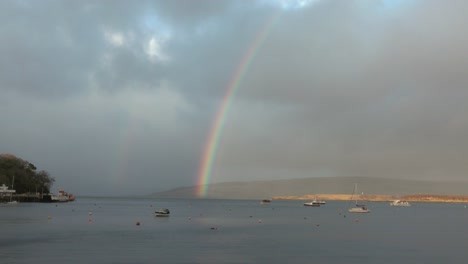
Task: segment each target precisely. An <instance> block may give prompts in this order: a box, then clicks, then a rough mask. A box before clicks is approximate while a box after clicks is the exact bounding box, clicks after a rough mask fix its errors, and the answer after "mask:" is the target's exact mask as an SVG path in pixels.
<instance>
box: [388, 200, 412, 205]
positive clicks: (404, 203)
mask: <svg viewBox="0 0 468 264" xmlns="http://www.w3.org/2000/svg"><path fill="white" fill-rule="evenodd" d="M390 205H391V206H411V204H410V203H409V202H408V201H402V200H395V201H393V202H391V203H390Z"/></svg>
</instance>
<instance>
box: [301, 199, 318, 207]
mask: <svg viewBox="0 0 468 264" xmlns="http://www.w3.org/2000/svg"><path fill="white" fill-rule="evenodd" d="M304 206H313V207H320V202H319V201H316V200H313V201H311V202H308V203H304Z"/></svg>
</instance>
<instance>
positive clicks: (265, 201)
mask: <svg viewBox="0 0 468 264" xmlns="http://www.w3.org/2000/svg"><path fill="white" fill-rule="evenodd" d="M260 203H261V204H269V203H271V200H270V199H263V200H262V201H260Z"/></svg>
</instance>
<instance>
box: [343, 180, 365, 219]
mask: <svg viewBox="0 0 468 264" xmlns="http://www.w3.org/2000/svg"><path fill="white" fill-rule="evenodd" d="M352 196H355V198H356V200H355V207H351V208H349V209H348V212H350V213H370V210H369V209H368V208H367V206H366V205H365V204H358V195H357V183H356V184H354V192H353V195H352ZM351 199H352V197H351Z"/></svg>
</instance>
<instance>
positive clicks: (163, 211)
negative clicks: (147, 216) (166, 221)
mask: <svg viewBox="0 0 468 264" xmlns="http://www.w3.org/2000/svg"><path fill="white" fill-rule="evenodd" d="M170 214H171V212H170V211H169V209H166V208H164V209H161V210H159V211H156V212H154V215H155V216H157V217H168V216H169V215H170Z"/></svg>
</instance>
